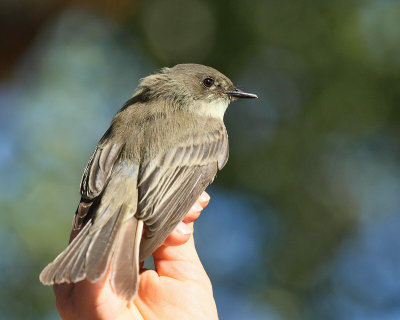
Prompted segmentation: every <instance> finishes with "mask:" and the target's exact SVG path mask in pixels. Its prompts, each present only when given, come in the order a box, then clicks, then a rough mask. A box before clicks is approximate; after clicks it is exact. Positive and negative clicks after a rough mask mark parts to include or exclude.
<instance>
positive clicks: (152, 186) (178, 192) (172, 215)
mask: <svg viewBox="0 0 400 320" xmlns="http://www.w3.org/2000/svg"><path fill="white" fill-rule="evenodd" d="M227 157H228V137H227V133H226V130H225V127H224V126H223V124H222V123H221V124H220V127H218V128H216V129H215V130H213V131H210V132H207V133H201V134H200V133H199V134H197V135H194V136H192V135H188V138H186V139H185V141H182V142H181V143H180V144H179V145H177V146H175V147H173V148H171V149H169V150H168V151H167V152H166V153H164V154H162V155H159V156H157V157H156V158H154V159H152V160H151V161H150V162H149V163H147V164H146V165H145V166H144V167H142V168H140V170H139V176H138V192H139V203H138V210H137V213H136V217H137V218H138V219H141V220H143V221H144V224H145V233H144V235H143V238H142V242H141V247H140V261H143V260H144V259H146V257H148V256H149V255H151V254H152V253H153V251H154V250H155V249H157V248H158V247H159V246H160V245H161V244H162V243H163V242H164V240H165V239H166V237H167V236H168V235H169V234H170V233H171V232H172V230H173V229H174V228H175V226H176V225H177V224H178V223H179V221H181V220H182V219H183V217H184V216H185V215H186V213H187V212H188V211H189V209H190V208H191V207H192V205H193V204H194V203H195V201H196V200H197V198H198V197H199V196H200V194H201V193H202V192H203V191H204V190H205V188H206V187H207V186H208V185H209V184H210V183H211V182H212V180H213V179H214V177H215V174H216V172H217V170H218V168H219V169H221V168H222V167H223V166H224V165H225V163H226V161H227Z"/></svg>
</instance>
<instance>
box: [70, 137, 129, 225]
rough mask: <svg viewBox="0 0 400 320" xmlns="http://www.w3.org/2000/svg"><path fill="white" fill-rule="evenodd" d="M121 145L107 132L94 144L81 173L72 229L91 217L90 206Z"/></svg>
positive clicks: (106, 176) (101, 188)
mask: <svg viewBox="0 0 400 320" xmlns="http://www.w3.org/2000/svg"><path fill="white" fill-rule="evenodd" d="M122 147H123V146H122V144H119V143H114V142H113V141H112V140H110V139H108V138H107V132H106V134H105V135H104V137H103V138H102V139H101V140H100V141H99V143H98V145H97V146H96V149H95V150H94V152H93V154H92V156H91V157H90V159H89V161H88V163H87V165H86V168H85V170H84V172H83V175H82V180H81V185H80V191H81V197H82V198H81V201H80V203H79V206H78V208H77V210H76V213H75V217H74V221H73V229H74V230H80V229H81V228H82V226H83V224H84V223H85V222H86V221H88V219H90V218H91V217H92V215H93V210H90V208H91V206H92V204H93V202H95V201H96V199H97V198H98V197H99V195H100V194H101V193H102V191H103V190H104V187H105V186H106V184H107V182H108V180H109V178H110V175H111V172H112V169H113V166H114V164H115V163H116V161H117V160H118V158H119V156H120V153H121V150H122Z"/></svg>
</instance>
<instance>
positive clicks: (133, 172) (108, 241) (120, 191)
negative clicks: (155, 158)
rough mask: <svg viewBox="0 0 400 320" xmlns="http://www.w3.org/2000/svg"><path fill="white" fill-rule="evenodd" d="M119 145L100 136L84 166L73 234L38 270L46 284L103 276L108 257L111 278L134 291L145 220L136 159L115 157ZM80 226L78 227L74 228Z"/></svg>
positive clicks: (119, 288) (118, 287)
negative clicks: (141, 214) (138, 214)
mask: <svg viewBox="0 0 400 320" xmlns="http://www.w3.org/2000/svg"><path fill="white" fill-rule="evenodd" d="M121 150H122V146H121V145H118V144H115V143H113V141H112V140H111V139H107V138H106V139H104V138H103V139H102V140H100V142H99V144H98V146H97V147H96V149H95V151H94V153H93V155H92V157H91V158H90V160H89V162H88V164H87V166H86V169H85V171H84V174H83V177H82V182H81V195H82V199H81V202H80V204H79V206H78V209H77V212H76V214H75V217H74V229H73V233H75V234H76V233H77V235H76V237H75V238H74V239H73V240H72V242H71V243H70V244H69V245H68V247H67V248H66V249H65V250H64V251H63V252H61V253H60V254H59V255H58V256H57V258H56V259H55V260H54V261H53V262H51V263H50V264H49V265H48V266H47V267H46V268H45V269H44V270H43V271H42V273H41V274H40V280H41V281H42V283H44V284H48V285H49V284H54V283H63V282H67V283H69V282H74V283H76V282H78V281H81V280H83V279H88V280H90V281H92V282H95V281H97V280H98V279H100V278H102V277H103V276H104V274H105V272H106V271H107V268H108V265H109V262H110V260H111V257H112V256H113V257H114V258H113V260H112V265H111V283H112V286H113V288H114V290H115V292H116V293H117V294H118V295H119V296H121V297H123V298H124V299H125V300H127V301H130V300H131V299H132V298H133V297H134V296H135V294H136V291H137V287H138V279H139V278H138V274H139V260H138V259H139V243H140V237H141V235H142V227H143V222H141V221H139V220H138V219H136V217H135V216H134V215H135V213H136V208H137V199H138V198H137V197H138V192H137V177H138V171H139V165H138V164H135V163H133V162H131V161H128V160H124V161H121V160H119V155H120V153H121ZM78 232H79V233H78Z"/></svg>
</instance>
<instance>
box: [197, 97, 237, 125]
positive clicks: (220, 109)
mask: <svg viewBox="0 0 400 320" xmlns="http://www.w3.org/2000/svg"><path fill="white" fill-rule="evenodd" d="M228 104H229V100H226V99H218V100H214V101H211V102H205V101H200V102H198V103H197V104H196V109H195V113H197V114H198V115H201V116H208V117H213V118H217V119H220V120H223V119H224V114H225V111H226V108H228Z"/></svg>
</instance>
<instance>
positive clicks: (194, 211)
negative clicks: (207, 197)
mask: <svg viewBox="0 0 400 320" xmlns="http://www.w3.org/2000/svg"><path fill="white" fill-rule="evenodd" d="M199 199H200V198H199ZM202 210H203V206H202V205H201V204H200V201H199V200H197V201H196V202H195V203H194V205H193V206H192V208H191V209H190V210H189V212H188V213H187V215H186V216H185V218H183V220H182V221H183V222H185V223H191V222H193V221H195V220H196V219H197V218H198V217H199V216H200V213H201V211H202Z"/></svg>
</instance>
